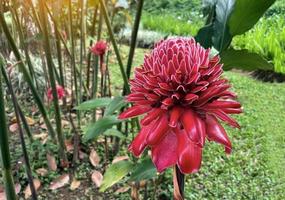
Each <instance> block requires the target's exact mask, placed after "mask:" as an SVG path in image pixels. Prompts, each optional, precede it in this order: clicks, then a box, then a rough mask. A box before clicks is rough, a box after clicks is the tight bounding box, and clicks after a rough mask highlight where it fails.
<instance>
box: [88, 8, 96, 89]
mask: <svg viewBox="0 0 285 200" xmlns="http://www.w3.org/2000/svg"><path fill="white" fill-rule="evenodd" d="M97 13H98V6H97V5H95V9H94V14H93V20H92V27H91V32H90V36H91V37H94V35H95V29H96V19H97ZM92 44H93V41H92V40H91V41H90V43H89V47H92ZM91 57H92V54H91V51H89V52H88V54H87V68H86V87H87V88H88V90H89V87H90V68H91V67H90V66H91Z"/></svg>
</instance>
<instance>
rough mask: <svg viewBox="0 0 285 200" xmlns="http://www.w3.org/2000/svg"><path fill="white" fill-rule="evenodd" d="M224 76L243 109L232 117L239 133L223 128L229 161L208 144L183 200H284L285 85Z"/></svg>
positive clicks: (168, 184)
mask: <svg viewBox="0 0 285 200" xmlns="http://www.w3.org/2000/svg"><path fill="white" fill-rule="evenodd" d="M122 52H123V54H124V52H127V50H126V47H123V48H122ZM144 53H145V50H142V49H137V50H136V57H135V64H134V66H138V65H140V64H141V63H142V62H143V55H144ZM111 71H112V72H111V73H112V81H113V83H114V87H116V88H121V86H122V85H121V84H122V83H121V82H120V81H118V80H120V79H119V77H118V76H117V75H116V71H118V69H117V68H116V65H111ZM225 76H226V77H227V78H228V79H229V80H230V83H231V84H232V85H233V90H234V91H235V92H236V93H237V94H238V96H239V101H240V102H241V103H242V105H243V108H244V114H242V115H240V116H237V117H236V119H237V120H238V121H239V123H240V124H241V126H242V129H241V130H234V129H231V128H228V127H227V126H225V127H226V128H227V130H228V133H229V135H230V138H231V140H232V143H233V148H234V149H233V153H232V154H231V155H230V156H226V155H225V153H224V152H223V148H222V147H221V146H220V145H218V144H216V143H207V145H206V147H205V148H204V155H203V164H202V168H201V171H200V172H199V173H198V174H194V175H188V176H187V183H186V187H185V190H186V199H270V200H272V199H273V200H274V199H284V198H285V196H284V192H283V191H284V188H285V187H284V185H281V183H282V182H283V181H284V178H283V177H282V173H283V168H284V165H285V158H284V155H285V148H284V146H285V134H284V133H285V120H284V116H285V95H284V94H285V84H284V83H282V84H277V83H273V84H272V83H263V82H260V81H257V80H254V79H253V78H251V77H249V76H247V75H245V74H240V73H237V72H225ZM166 174H167V175H166V176H167V177H168V179H167V180H166V181H165V185H164V186H162V187H163V188H164V189H165V190H166V191H168V192H166V194H167V195H170V197H171V192H172V183H171V177H170V176H171V170H168V171H167V172H166ZM282 189H283V190H282Z"/></svg>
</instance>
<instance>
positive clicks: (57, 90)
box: [47, 85, 65, 101]
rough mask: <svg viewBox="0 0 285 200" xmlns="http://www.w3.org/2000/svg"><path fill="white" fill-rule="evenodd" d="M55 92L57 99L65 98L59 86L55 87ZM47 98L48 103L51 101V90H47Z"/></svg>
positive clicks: (62, 89)
mask: <svg viewBox="0 0 285 200" xmlns="http://www.w3.org/2000/svg"><path fill="white" fill-rule="evenodd" d="M56 92H57V97H58V99H62V98H63V97H65V90H64V88H63V87H62V86H61V85H56ZM47 97H48V100H49V101H52V100H53V95H52V88H49V89H48V91H47Z"/></svg>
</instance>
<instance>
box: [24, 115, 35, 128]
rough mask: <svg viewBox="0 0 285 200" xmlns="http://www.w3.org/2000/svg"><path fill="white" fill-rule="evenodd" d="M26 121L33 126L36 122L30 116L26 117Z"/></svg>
mask: <svg viewBox="0 0 285 200" xmlns="http://www.w3.org/2000/svg"><path fill="white" fill-rule="evenodd" d="M26 120H27V123H28V125H30V126H33V125H34V124H35V123H36V122H35V120H34V119H32V118H30V117H26Z"/></svg>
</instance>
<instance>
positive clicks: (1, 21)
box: [0, 9, 55, 139]
mask: <svg viewBox="0 0 285 200" xmlns="http://www.w3.org/2000/svg"><path fill="white" fill-rule="evenodd" d="M0 24H1V26H2V28H3V32H4V34H5V36H6V38H7V40H8V42H9V44H10V46H11V48H12V50H13V52H14V55H15V57H16V59H17V60H18V62H19V66H20V70H21V71H22V73H23V75H24V77H25V79H26V81H27V83H28V85H29V87H30V89H31V91H32V94H33V96H34V99H35V102H36V103H37V105H38V108H39V111H40V112H41V114H42V116H43V119H44V121H45V124H46V126H47V129H48V131H49V133H50V135H51V137H52V139H55V132H54V129H53V127H52V125H51V123H50V120H49V118H48V115H47V112H46V109H45V107H44V104H43V102H42V99H41V98H40V96H39V94H38V90H37V89H36V87H35V86H34V83H33V81H32V78H31V77H30V74H29V72H28V71H27V69H26V66H25V65H24V63H23V61H22V58H21V54H20V52H19V50H18V48H17V46H16V43H15V41H14V39H13V37H12V35H11V33H10V31H9V29H8V26H7V23H6V21H5V18H4V15H3V12H2V10H1V9H0Z"/></svg>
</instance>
